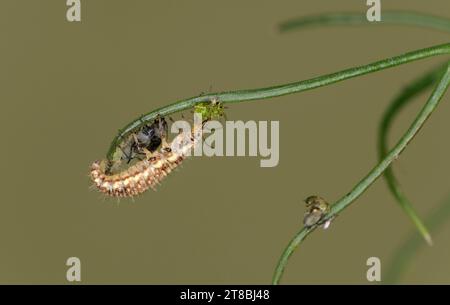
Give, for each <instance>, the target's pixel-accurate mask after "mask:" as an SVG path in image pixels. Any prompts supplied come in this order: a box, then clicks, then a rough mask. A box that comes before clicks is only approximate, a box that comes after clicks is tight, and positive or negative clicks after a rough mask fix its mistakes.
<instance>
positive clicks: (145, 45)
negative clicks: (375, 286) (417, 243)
mask: <svg viewBox="0 0 450 305" xmlns="http://www.w3.org/2000/svg"><path fill="white" fill-rule="evenodd" d="M65 2H66V1H51V0H45V1H31V0H30V1H24V0H20V1H18V0H2V1H1V4H0V37H1V49H0V55H1V56H0V84H1V89H0V101H1V112H0V113H1V121H0V124H1V128H0V130H1V138H2V149H1V152H0V154H1V157H2V162H1V178H0V179H1V185H2V187H1V200H0V201H1V204H0V247H1V251H0V283H67V281H66V278H65V274H66V269H67V267H66V266H65V262H66V259H67V258H68V257H71V256H76V257H79V258H80V259H81V263H82V283H148V284H167V283H168V284H172V283H178V284H198V283H211V284H222V283H237V284H250V283H261V284H266V283H270V281H271V277H272V273H273V270H274V267H275V265H276V262H277V260H278V258H279V256H280V254H281V252H282V250H283V249H284V247H285V246H286V244H287V242H288V241H289V240H290V239H291V238H292V236H293V234H294V233H295V232H296V231H298V229H299V228H300V226H301V221H302V217H303V213H304V212H305V207H304V203H303V202H302V200H303V199H304V198H306V197H307V196H309V195H312V194H320V195H321V196H323V197H325V198H327V199H328V200H329V201H331V202H332V201H334V200H337V199H338V198H340V197H341V196H342V195H344V194H346V193H347V192H348V191H349V190H350V189H351V188H352V187H353V185H354V184H355V183H356V182H357V181H359V179H361V178H362V177H363V176H364V175H365V174H366V173H367V172H368V171H369V170H370V169H371V168H372V167H373V166H374V165H375V164H376V159H377V156H376V134H377V128H378V123H379V121H380V118H381V115H382V113H383V111H384V110H385V108H386V107H387V105H388V104H389V102H390V100H391V99H392V98H393V97H394V96H395V95H396V94H397V93H398V91H399V90H400V89H401V88H403V87H404V86H405V85H406V84H407V83H408V82H409V81H411V80H412V79H414V78H415V77H417V76H418V75H420V73H423V72H425V71H427V70H428V69H430V68H432V67H433V66H434V65H436V64H437V63H440V62H442V61H443V59H444V57H439V58H431V59H426V60H422V61H419V62H415V63H412V64H408V65H404V66H401V67H397V68H394V69H389V70H385V71H382V72H378V73H375V74H371V75H367V76H363V77H359V78H356V79H352V80H348V81H345V82H341V83H338V84H335V85H332V86H327V87H323V88H319V89H316V90H312V91H308V92H304V93H300V94H296V95H290V96H285V97H281V98H275V99H270V100H265V101H256V102H249V103H243V104H236V105H232V106H231V107H230V108H229V109H228V111H227V115H228V119H230V120H244V121H247V120H279V121H280V163H279V165H278V166H277V167H275V168H260V167H259V158H255V157H239V158H238V157H235V158H232V157H222V158H219V157H217V158H207V157H202V158H194V159H192V160H190V161H188V162H186V164H185V165H184V166H183V168H182V169H181V170H180V171H178V172H176V173H175V174H173V175H171V176H170V177H169V178H168V179H167V180H166V181H164V183H163V184H162V186H161V187H160V188H159V189H158V191H157V192H152V191H149V192H147V193H145V194H144V195H143V196H141V197H139V198H137V199H136V200H135V202H133V201H131V200H121V202H120V203H119V204H118V203H117V202H116V200H111V199H106V200H105V199H104V198H103V196H101V195H100V194H99V193H97V192H96V191H91V190H89V186H90V184H91V183H90V180H89V178H88V176H87V174H88V169H89V166H90V164H91V162H92V161H94V160H96V159H99V158H103V157H104V155H105V153H106V150H107V148H108V146H109V143H110V141H111V140H112V138H113V137H114V136H115V134H116V131H117V130H118V129H119V128H121V127H123V126H124V125H125V124H127V123H128V122H129V121H131V120H133V119H135V118H136V117H138V116H139V115H140V114H142V113H145V112H148V111H150V110H152V109H154V108H157V107H160V106H163V105H166V104H168V103H172V102H173V101H175V100H177V99H182V98H186V97H190V96H195V95H198V94H200V93H201V92H205V91H208V90H209V88H210V87H212V91H213V92H217V91H224V90H237V89H246V88H259V87H265V86H270V85H275V84H283V83H287V82H292V81H297V80H302V79H308V78H311V77H314V76H318V75H321V74H325V73H330V72H335V71H338V70H341V69H344V68H348V67H352V66H356V65H361V64H366V63H369V62H372V61H375V60H378V59H383V58H387V57H390V56H394V55H398V54H401V53H404V52H407V51H411V50H415V49H420V48H424V47H428V46H432V45H436V44H441V43H445V42H448V41H449V34H448V33H443V32H439V31H432V30H427V29H420V28H415V27H406V26H361V27H335V28H331V27H326V28H314V29H307V30H303V31H296V32H291V33H287V34H282V35H281V34H279V33H277V30H276V25H277V23H279V22H281V21H284V20H286V19H289V18H292V17H297V16H302V15H309V14H317V13H324V12H336V11H357V12H361V14H365V13H366V10H367V6H366V5H365V1H332V0H329V1H325V0H321V1H313V0H310V1H293V0H292V1H269V0H265V1H262V0H251V1H250V0H247V1H207V0H203V1H193V0H191V1H162V0H161V1H136V0H135V1H125V0H122V1H118V0H114V1H113V0H108V1H106V0H95V1H93V0H82V1H81V3H82V22H81V23H77V22H74V23H69V22H67V21H66V10H67V6H66V4H65ZM382 9H383V10H388V9H400V10H415V11H420V12H424V13H431V14H435V15H440V16H447V17H450V10H449V9H450V3H449V2H448V1H445V0H433V1H430V0H429V1H419V0H416V1H411V0H408V1H406V0H404V1H382ZM427 94H428V93H427ZM426 98H427V95H422V96H420V98H418V99H417V101H416V102H415V103H414V104H413V105H411V106H409V107H408V108H407V110H406V111H404V112H402V114H401V115H400V118H399V120H398V121H397V123H396V124H395V128H394V132H393V133H392V138H391V143H393V142H394V140H395V139H397V138H398V136H400V135H401V133H402V132H403V131H404V130H405V128H406V127H407V126H408V124H409V123H410V122H411V120H412V118H413V117H414V116H415V114H416V113H417V111H418V110H419V108H420V107H421V105H423V103H424V102H425V99H426ZM174 118H179V116H174ZM449 118H450V100H449V95H448V94H447V96H446V97H445V100H444V101H443V103H442V105H441V106H440V107H439V109H438V111H436V112H435V113H434V114H433V116H432V118H431V119H430V120H429V121H428V122H427V124H426V126H425V128H423V129H422V131H421V133H420V135H419V136H418V137H417V138H416V139H415V140H414V141H413V143H412V144H411V145H410V146H409V147H408V149H407V150H406V151H405V153H404V154H403V155H402V157H401V158H400V161H399V162H397V163H396V164H395V171H396V173H397V175H398V177H399V179H400V181H401V184H402V186H403V189H404V190H405V192H406V193H407V194H408V196H409V197H410V198H411V199H412V201H413V202H414V204H415V207H416V208H417V210H418V212H419V214H420V215H421V216H423V217H425V216H426V215H428V214H429V213H430V212H432V211H433V209H435V208H436V206H437V205H438V203H439V202H440V201H441V200H442V199H444V198H445V197H446V196H447V194H448V193H449V189H450V186H449V183H448V181H449V172H450V162H449V159H448V156H449V155H450V144H449V142H448V128H449V127H450V124H449V122H448V120H449ZM412 230H413V226H412V224H411V223H410V221H409V220H408V219H407V217H406V216H405V215H404V214H403V213H402V211H401V210H400V208H399V207H398V206H397V205H396V203H395V202H394V199H393V197H392V196H391V195H390V193H389V192H388V190H387V187H386V185H385V183H384V181H382V180H379V181H377V182H376V184H374V185H373V186H372V187H371V188H370V189H369V190H368V191H367V192H366V193H365V194H364V195H363V196H362V197H361V198H360V199H358V201H357V202H355V203H354V204H353V205H352V206H351V207H350V208H348V209H347V210H345V212H344V213H342V214H341V215H340V217H339V218H338V219H337V220H336V221H335V222H334V223H333V225H332V227H331V229H330V230H327V231H323V230H318V231H316V232H315V233H314V234H313V235H311V236H310V237H309V238H308V239H307V240H306V241H305V242H304V243H303V244H302V247H301V249H298V250H297V251H296V252H295V254H294V255H293V256H292V257H291V260H290V262H289V265H288V267H287V270H286V273H285V276H284V278H283V283H289V284H305V283H368V282H367V280H366V271H367V267H366V260H367V258H369V257H371V256H377V257H379V258H380V259H381V262H382V277H383V275H384V274H386V273H387V272H388V270H387V269H388V266H389V261H390V259H391V258H392V256H393V255H394V253H396V251H397V250H398V248H399V247H400V245H401V244H402V242H403V241H404V240H405V238H406V237H407V236H408V234H409V233H410V232H411V231H412ZM449 236H450V221H449V223H448V224H446V225H445V226H443V227H442V228H441V229H440V230H439V232H437V233H435V234H434V235H433V237H434V241H435V245H434V246H433V247H422V248H421V250H420V251H419V252H418V253H416V255H415V256H414V260H413V262H412V264H411V265H410V266H409V268H408V269H407V272H406V273H404V276H403V277H402V278H401V282H402V283H450V263H449V257H450V243H448V241H449Z"/></svg>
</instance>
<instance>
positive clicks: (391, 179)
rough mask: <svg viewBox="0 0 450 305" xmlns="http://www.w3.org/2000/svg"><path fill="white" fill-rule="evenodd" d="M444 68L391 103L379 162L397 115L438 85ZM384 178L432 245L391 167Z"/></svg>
mask: <svg viewBox="0 0 450 305" xmlns="http://www.w3.org/2000/svg"><path fill="white" fill-rule="evenodd" d="M444 68H445V65H444V66H439V67H438V68H435V69H433V70H432V71H430V72H429V73H427V74H426V75H424V76H422V77H420V78H419V79H417V80H415V81H414V82H412V83H411V84H410V85H409V86H408V87H406V88H405V89H404V90H403V91H402V92H401V93H400V94H399V95H398V96H397V97H396V98H395V99H394V101H393V102H392V103H391V105H390V106H389V108H388V109H387V110H386V112H385V114H384V115H383V119H382V121H381V124H380V129H379V132H378V157H379V160H382V159H383V158H384V156H385V155H386V154H387V152H388V144H387V142H388V141H387V138H388V137H387V136H388V133H389V131H390V128H391V126H392V123H393V121H394V119H395V117H396V115H397V114H399V113H400V111H401V110H402V109H403V108H404V107H405V106H406V105H407V104H408V103H409V102H410V101H412V100H413V97H415V96H416V95H418V94H420V93H422V92H423V91H425V90H426V89H428V88H429V87H431V85H433V84H434V83H436V82H437V81H438V79H439V77H440V76H441V75H442V73H443V70H444ZM384 177H385V178H386V182H387V184H388V187H389V190H390V191H391V192H392V194H393V195H394V196H395V198H396V200H397V201H398V203H399V205H400V207H401V208H402V209H403V211H404V212H405V213H406V214H407V215H408V216H409V218H410V219H411V220H412V222H413V223H414V224H415V226H416V227H417V229H418V230H419V232H420V234H421V235H422V237H423V238H424V239H425V241H426V242H427V243H428V244H429V245H431V244H432V239H431V235H430V234H429V232H428V230H427V228H426V226H425V225H424V224H423V223H422V221H421V220H420V218H419V217H418V215H417V213H416V212H415V210H414V208H413V207H412V204H411V202H410V201H409V200H408V198H407V197H406V196H405V195H404V194H403V192H402V190H401V188H400V186H399V183H398V181H397V179H396V178H395V176H394V172H393V169H392V167H389V168H387V169H386V171H385V172H384Z"/></svg>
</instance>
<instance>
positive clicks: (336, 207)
mask: <svg viewBox="0 0 450 305" xmlns="http://www.w3.org/2000/svg"><path fill="white" fill-rule="evenodd" d="M449 83H450V61H449V62H448V63H447V66H446V69H445V73H444V75H443V76H442V77H441V79H440V81H439V83H438V84H437V86H436V87H435V88H434V90H433V93H432V94H431V96H430V98H429V99H428V101H427V103H426V104H425V106H424V107H423V108H422V110H421V111H420V113H419V114H418V115H417V117H416V118H415V120H414V121H413V123H412V124H411V126H410V127H409V128H408V130H407V131H406V133H405V134H404V135H403V136H402V137H401V138H400V140H399V141H398V142H397V144H396V145H395V146H394V148H392V150H391V151H390V152H389V153H388V154H387V155H386V157H385V158H384V159H383V160H382V161H381V162H380V163H378V165H377V166H375V167H374V168H373V169H372V170H371V171H370V172H369V174H368V175H367V176H365V177H364V178H363V179H362V180H361V181H360V182H359V183H358V184H356V186H355V187H354V188H353V189H352V190H351V191H350V192H349V193H348V194H347V195H345V196H344V197H342V198H341V199H339V200H338V201H337V202H336V203H335V204H333V205H332V207H331V210H330V212H329V213H328V214H327V215H326V216H325V218H324V220H325V221H326V220H328V219H331V218H333V217H336V216H337V215H338V214H339V213H340V212H341V211H342V210H344V209H345V208H347V207H349V206H350V204H351V203H353V202H354V201H355V200H356V199H357V198H358V197H359V196H361V194H362V193H364V191H365V190H366V189H367V188H368V187H369V186H370V185H371V184H372V183H374V182H375V180H376V179H377V178H379V177H380V176H381V175H382V174H383V172H384V171H385V170H386V169H387V168H388V167H389V165H390V164H391V163H392V162H393V161H394V160H397V159H398V158H399V156H400V154H401V153H402V151H403V150H404V149H405V148H406V146H407V145H408V143H409V142H410V141H411V140H412V139H413V138H414V136H415V135H416V134H417V133H418V131H419V130H420V128H421V127H422V126H423V124H424V123H425V121H426V120H427V119H428V117H429V116H430V115H431V113H432V112H433V111H434V110H435V109H436V107H437V105H438V104H439V102H440V100H441V98H442V96H443V95H444V93H445V92H446V90H447V88H448V85H449ZM316 228H317V226H313V227H311V228H302V229H301V230H300V231H299V232H298V233H297V234H296V235H295V236H294V238H293V239H292V240H291V242H290V243H289V244H288V246H287V247H286V249H285V251H284V252H283V254H282V255H281V258H280V260H279V261H278V264H277V266H276V268H275V272H274V276H273V281H272V283H273V284H278V283H279V282H280V279H281V277H282V275H283V273H284V269H285V267H286V265H287V262H288V260H289V257H290V256H291V255H292V253H293V252H294V250H295V249H296V248H297V247H298V245H299V244H300V243H301V242H302V241H303V240H304V239H305V238H306V237H307V236H308V235H309V234H310V233H311V232H313V231H314V230H315V229H316Z"/></svg>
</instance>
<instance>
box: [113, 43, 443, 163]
mask: <svg viewBox="0 0 450 305" xmlns="http://www.w3.org/2000/svg"><path fill="white" fill-rule="evenodd" d="M442 54H450V43H446V44H441V45H437V46H433V47H430V48H425V49H420V50H416V51H412V52H408V53H405V54H403V55H399V56H395V57H391V58H387V59H383V60H380V61H376V62H374V63H371V64H368V65H364V66H359V67H355V68H350V69H346V70H342V71H339V72H336V73H332V74H328V75H324V76H319V77H315V78H312V79H308V80H304V81H300V82H295V83H290V84H285V85H279V86H273V87H267V88H260V89H251V90H239V91H230V92H222V93H213V94H208V95H202V96H197V97H192V98H188V99H184V100H180V101H178V102H175V103H173V104H170V105H168V106H165V107H162V108H159V109H156V110H154V111H151V112H149V113H147V114H145V115H143V116H141V117H139V118H137V119H136V120H134V121H132V122H131V123H129V124H128V125H126V126H125V127H124V128H123V129H121V130H119V134H118V135H117V136H116V137H115V138H114V140H113V141H112V143H111V145H110V148H109V150H108V153H107V156H106V157H107V159H108V160H112V157H113V155H114V152H115V150H116V148H117V146H118V145H119V144H120V142H121V141H122V139H123V138H124V137H126V136H127V135H129V134H130V133H131V132H133V131H134V130H136V129H137V128H139V127H140V126H142V125H143V124H145V123H147V122H151V121H152V120H153V119H154V118H155V117H156V116H157V115H158V114H159V115H162V116H166V115H170V114H173V113H176V112H179V111H183V110H186V109H190V108H192V107H193V106H194V105H195V104H196V103H199V102H205V101H210V100H212V99H213V98H217V99H219V100H220V101H221V102H222V103H224V104H226V103H240V102H245V101H251V100H261V99H267V98H272V97H277V96H283V95H287V94H293V93H298V92H302V91H306V90H310V89H314V88H318V87H322V86H326V85H330V84H334V83H337V82H339V81H343V80H346V79H349V78H352V77H356V76H360V75H364V74H368V73H372V72H376V71H380V70H383V69H387V68H391V67H395V66H398V65H402V64H405V63H409V62H412V61H416V60H420V59H424V58H427V57H431V56H436V55H442Z"/></svg>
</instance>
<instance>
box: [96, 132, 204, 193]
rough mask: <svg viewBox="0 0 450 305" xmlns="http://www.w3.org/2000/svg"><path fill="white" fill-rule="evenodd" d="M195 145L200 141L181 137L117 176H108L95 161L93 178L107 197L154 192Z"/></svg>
mask: <svg viewBox="0 0 450 305" xmlns="http://www.w3.org/2000/svg"><path fill="white" fill-rule="evenodd" d="M196 143H197V137H195V136H192V135H191V134H186V133H181V134H179V135H178V136H176V137H175V139H174V140H173V141H172V144H171V145H170V146H169V145H168V144H166V145H163V147H162V148H161V150H160V151H159V152H157V153H154V154H153V155H152V156H151V157H149V158H146V159H144V160H142V161H139V162H137V163H136V164H135V165H133V166H130V167H129V168H127V169H126V170H124V171H122V172H120V173H117V174H111V175H108V174H106V173H105V170H104V166H103V165H102V162H101V161H95V162H94V163H93V164H92V166H91V172H90V176H91V179H92V181H93V182H94V185H95V186H96V187H97V188H98V189H99V190H100V192H102V193H104V194H106V195H109V196H113V197H132V196H137V195H139V194H141V193H143V192H145V191H146V190H148V189H149V188H152V189H155V187H156V186H157V185H158V184H159V183H160V182H161V180H163V179H164V177H166V176H167V175H168V174H169V173H170V172H171V171H172V170H173V169H174V168H176V167H177V166H178V165H180V163H181V162H183V160H184V159H185V158H186V157H187V156H188V155H189V153H190V151H191V149H192V148H193V146H194V145H195V144H196Z"/></svg>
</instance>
